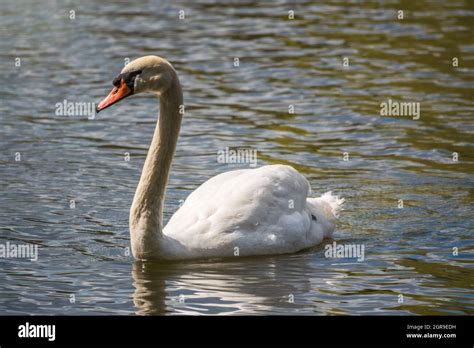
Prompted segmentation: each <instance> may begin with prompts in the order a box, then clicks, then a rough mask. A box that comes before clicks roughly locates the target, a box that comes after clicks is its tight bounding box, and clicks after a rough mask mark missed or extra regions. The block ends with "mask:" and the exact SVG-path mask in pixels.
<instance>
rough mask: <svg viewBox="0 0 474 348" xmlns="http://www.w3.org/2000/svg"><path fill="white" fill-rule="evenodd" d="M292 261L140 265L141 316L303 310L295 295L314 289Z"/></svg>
mask: <svg viewBox="0 0 474 348" xmlns="http://www.w3.org/2000/svg"><path fill="white" fill-rule="evenodd" d="M288 261H291V259H290V258H289V259H288V260H287V263H286V264H284V263H282V262H279V261H277V259H276V258H272V257H261V258H248V259H245V260H243V261H239V262H237V261H231V260H209V261H206V262H199V261H198V262H183V263H152V262H135V263H134V265H133V270H132V274H133V280H134V283H133V284H134V287H135V292H134V296H133V300H134V304H135V307H136V308H137V314H166V313H177V314H192V313H194V314H196V313H200V314H218V313H246V314H249V313H254V312H255V313H256V312H269V313H270V312H273V311H275V309H276V308H279V310H281V311H282V312H283V313H284V312H285V308H287V309H289V310H293V311H297V308H299V307H300V306H301V303H299V304H298V303H296V304H295V303H294V302H295V301H294V298H295V296H296V297H298V296H297V294H301V293H305V292H307V291H309V290H310V287H311V284H310V282H309V279H304V278H303V279H300V278H299V282H298V283H296V282H294V281H292V277H291V276H289V274H288V272H289V270H290V269H291V267H289V264H288ZM249 262H251V263H252V266H250V267H249V264H248V263H249ZM293 262H294V261H293ZM290 263H291V262H290ZM303 268H304V266H303ZM170 284H172V285H171V286H170ZM296 302H298V300H296ZM209 303H212V304H213V305H212V306H209Z"/></svg>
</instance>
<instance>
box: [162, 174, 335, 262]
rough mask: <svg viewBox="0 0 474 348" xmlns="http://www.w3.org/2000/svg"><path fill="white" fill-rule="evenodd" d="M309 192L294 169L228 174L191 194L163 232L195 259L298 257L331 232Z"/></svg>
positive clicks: (307, 185)
mask: <svg viewBox="0 0 474 348" xmlns="http://www.w3.org/2000/svg"><path fill="white" fill-rule="evenodd" d="M309 193H310V186H309V183H308V181H307V180H306V179H305V178H304V177H303V176H302V175H301V174H300V173H298V172H297V171H296V170H295V169H293V168H292V167H290V166H286V165H271V166H264V167H261V168H257V169H243V170H235V171H231V172H226V173H223V174H219V175H217V176H215V177H213V178H211V179H209V180H208V181H206V182H205V183H204V184H202V185H201V186H200V187H199V188H198V189H196V190H195V191H194V192H193V193H192V194H190V195H189V197H188V198H187V199H186V201H185V203H184V204H183V206H182V207H181V208H180V209H179V210H178V211H177V212H176V213H175V214H174V215H173V216H172V217H171V219H170V221H169V222H168V224H167V225H166V227H165V228H164V231H163V232H164V235H165V237H171V238H169V239H173V240H174V242H175V243H176V242H177V243H179V244H180V247H176V248H175V249H176V253H179V254H183V253H186V254H188V256H189V258H192V257H196V256H204V257H225V256H232V255H236V254H238V255H241V256H245V255H265V254H277V253H290V252H295V251H298V250H301V249H304V248H307V247H310V246H312V245H315V244H318V243H320V242H321V240H322V239H323V237H324V235H325V232H327V231H324V228H323V225H320V223H319V222H317V221H315V220H317V218H316V217H315V216H314V214H313V215H312V212H311V209H312V208H313V207H310V206H308V203H307V200H306V199H307V196H308V194H309ZM319 215H320V217H319V218H320V219H324V214H322V215H321V214H319ZM321 222H322V221H321ZM167 249H172V248H170V247H168V248H167ZM182 256H183V255H180V257H182ZM168 257H171V258H172V255H170V256H168Z"/></svg>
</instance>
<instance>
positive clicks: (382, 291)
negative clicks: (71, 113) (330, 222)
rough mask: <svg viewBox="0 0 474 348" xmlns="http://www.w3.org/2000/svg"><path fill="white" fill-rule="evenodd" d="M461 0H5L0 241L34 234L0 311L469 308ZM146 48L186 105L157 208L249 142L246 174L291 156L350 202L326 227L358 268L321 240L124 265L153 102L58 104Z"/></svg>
mask: <svg viewBox="0 0 474 348" xmlns="http://www.w3.org/2000/svg"><path fill="white" fill-rule="evenodd" d="M473 4H474V2H472V1H465V0H452V1H445V2H442V1H434V0H433V1H431V0H420V1H382V2H381V1H365V2H363V3H362V2H341V1H333V0H328V1H322V2H321V1H318V2H315V1H305V0H302V1H295V2H291V4H289V2H286V1H272V2H249V1H232V2H228V3H227V2H213V1H180V2H179V3H174V2H163V1H158V0H149V1H141V2H139V3H134V2H129V3H127V2H123V1H119V0H117V1H115V0H112V1H107V2H103V1H96V0H91V1H87V2H84V3H82V2H81V5H80V6H79V5H77V4H75V3H74V4H73V2H71V1H66V2H64V3H63V2H58V1H55V0H44V1H30V2H28V3H25V4H23V3H21V2H18V1H17V0H2V1H1V2H0V22H1V23H2V24H3V25H4V28H8V33H7V32H6V31H5V30H4V31H3V32H1V34H4V35H3V36H2V39H1V40H0V54H1V55H2V59H0V68H1V69H0V75H1V80H2V81H8V83H3V84H0V96H1V98H0V99H1V103H0V123H1V125H2V126H1V127H0V178H1V180H0V192H1V195H0V243H6V242H7V241H9V242H18V243H35V244H38V245H39V250H38V252H39V259H38V262H30V261H27V262H24V261H22V260H13V259H2V260H0V264H1V267H0V268H1V271H0V313H7V314H30V313H35V314H131V313H139V314H208V313H212V314H226V313H228V314H232V313H239V314H262V313H265V314H396V315H398V314H423V313H427V314H463V313H471V314H472V312H473V306H474V304H473V297H472V291H473V289H472V285H471V284H470V283H469V281H470V280H471V278H472V276H470V273H472V269H473V260H474V257H473V255H474V253H473V251H474V242H473V238H472V231H473V230H474V221H472V219H469V218H468V217H470V216H471V215H472V206H473V202H474V176H473V175H472V174H473V173H474V157H473V154H474V151H472V150H473V142H472V139H473V132H474V120H473V117H472V115H473V111H474V107H473V102H472V95H473V83H472V76H473V72H474V56H473V53H474V45H473V35H472V32H473V23H474V21H473V15H474V8H473ZM289 7H292V8H293V10H294V11H295V19H294V20H289V19H288V17H287V14H288V10H289ZM74 8H76V10H77V11H76V19H75V20H71V19H70V18H69V11H70V10H71V9H74ZM181 9H185V12H186V20H178V19H177V13H178V11H179V10H181ZM399 9H403V10H404V19H403V20H399V19H398V18H397V11H398V10H399ZM9 33H15V35H9ZM1 34H0V35H1ZM147 54H158V55H162V56H164V57H166V58H168V59H169V60H170V61H171V62H172V63H173V64H174V66H175V67H176V69H177V70H178V72H179V75H180V79H181V82H182V84H183V88H184V99H185V104H186V115H185V117H184V119H183V125H182V130H181V135H180V138H179V142H178V146H177V154H176V158H175V160H174V162H173V169H172V176H171V178H170V183H169V187H168V190H167V198H166V202H165V220H167V219H169V217H170V216H171V214H172V213H173V212H174V211H176V209H177V207H178V206H179V202H180V200H182V199H184V198H185V197H186V196H187V195H188V194H189V193H190V192H191V191H193V190H194V189H196V187H197V185H199V184H200V183H202V182H204V181H205V180H206V179H207V178H210V177H212V176H214V175H217V174H219V173H221V172H224V171H228V170H232V169H236V168H238V167H242V166H232V165H222V164H219V163H217V161H216V153H217V151H219V150H221V149H224V148H225V147H227V146H228V147H247V148H250V149H252V150H257V151H258V165H259V166H260V165H264V164H271V163H285V164H290V165H293V166H294V167H295V168H297V169H298V170H299V171H301V172H302V173H303V174H304V175H305V176H306V177H307V178H308V180H309V181H310V183H311V186H312V188H313V190H314V192H315V195H317V194H321V193H322V192H324V191H326V190H327V189H328V188H331V189H332V190H333V191H335V192H336V193H337V194H339V195H341V196H343V197H345V198H346V202H347V205H346V208H345V211H344V212H343V213H342V214H341V219H340V221H339V224H338V229H337V232H336V234H335V236H334V239H335V240H336V241H337V242H338V243H356V244H364V246H365V253H366V255H365V259H364V262H357V261H354V260H350V259H327V258H325V257H324V252H323V250H322V249H321V248H316V249H313V250H310V251H307V252H305V253H300V254H297V255H291V256H280V257H268V258H252V259H246V260H244V259H238V260H236V259H232V260H229V261H225V262H223V261H221V260H212V261H209V262H201V261H199V262H187V263H177V264H153V263H146V264H144V265H145V267H144V268H143V266H142V264H140V263H132V261H131V258H130V256H129V255H128V254H127V253H126V252H125V251H126V248H127V247H129V231H128V213H129V208H130V205H131V200H132V197H133V193H134V191H135V188H136V183H137V182H138V179H139V175H140V170H141V168H142V166H143V162H144V159H145V156H146V153H147V149H148V146H149V142H150V140H151V136H152V133H153V129H154V126H155V123H156V114H157V111H158V110H157V108H156V101H155V100H153V98H150V97H148V96H144V97H140V96H136V97H132V98H130V99H129V102H128V103H124V104H118V105H117V107H116V108H115V109H113V110H110V111H107V112H104V113H102V114H100V117H96V118H95V119H94V120H88V119H87V118H86V117H83V118H81V117H64V116H57V115H55V112H54V111H55V109H56V108H55V105H56V103H63V102H64V100H68V101H70V102H97V101H98V100H99V99H100V98H101V97H102V94H103V91H104V89H106V88H108V86H109V85H110V83H111V82H112V79H113V78H114V77H115V76H114V75H115V72H116V71H118V70H120V69H121V68H122V66H123V64H124V59H125V58H130V59H133V58H136V57H139V56H143V55H147ZM235 57H239V58H240V66H239V67H238V68H236V67H234V66H233V61H234V58H235ZM344 57H347V58H349V66H347V67H344V66H343V65H342V63H343V58H344ZM455 57H456V58H458V62H459V64H458V66H453V58H455ZM16 58H21V65H20V66H15V64H14V62H15V59H16ZM389 98H391V99H392V100H396V101H409V102H419V103H420V119H419V120H413V119H410V118H394V117H380V103H382V102H383V101H386V100H387V99H389ZM289 105H294V110H295V112H294V113H289V112H288V111H289V109H288V108H289ZM344 152H347V153H348V155H349V158H350V160H349V161H343V160H342V156H343V153H344ZM16 153H20V154H21V161H15V154H16ZM125 153H129V155H130V161H125V160H124V155H125ZM454 153H457V154H458V155H459V160H458V161H453V154H454ZM400 199H401V200H403V207H404V208H403V209H399V208H398V204H399V200H400ZM71 201H74V208H72V207H71ZM453 250H458V253H457V254H456V255H455V254H454V253H453ZM131 275H132V276H131ZM72 294H73V295H75V298H76V301H75V302H74V303H71V302H70V296H71V295H72ZM291 294H293V295H294V303H291V302H289V296H290V295H291ZM399 294H403V296H404V299H405V302H404V303H398V295H399ZM180 296H182V297H180ZM180 299H184V303H181V302H180Z"/></svg>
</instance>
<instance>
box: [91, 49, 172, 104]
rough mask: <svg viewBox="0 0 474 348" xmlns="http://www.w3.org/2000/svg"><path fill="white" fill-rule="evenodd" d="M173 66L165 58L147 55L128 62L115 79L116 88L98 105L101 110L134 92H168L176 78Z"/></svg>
mask: <svg viewBox="0 0 474 348" xmlns="http://www.w3.org/2000/svg"><path fill="white" fill-rule="evenodd" d="M176 78H177V77H176V72H175V70H174V68H173V66H172V65H171V64H170V63H169V62H168V61H167V60H166V59H164V58H161V57H157V56H145V57H141V58H138V59H135V60H134V61H132V62H130V63H128V64H127V65H126V66H125V67H124V68H123V69H122V71H121V72H120V74H119V75H118V76H117V77H116V78H115V79H114V80H113V82H112V84H113V85H114V88H112V91H111V92H110V93H109V95H107V97H105V99H104V100H102V101H101V102H100V103H99V105H97V108H96V111H97V112H99V111H101V110H104V109H105V108H108V107H109V106H111V105H113V104H115V103H118V102H119V101H120V100H122V99H125V98H126V97H128V96H131V95H133V94H138V93H141V92H154V93H157V94H162V93H164V92H166V91H167V90H168V89H169V88H170V86H171V85H172V84H173V81H174V80H175V79H176Z"/></svg>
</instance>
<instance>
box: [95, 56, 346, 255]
mask: <svg viewBox="0 0 474 348" xmlns="http://www.w3.org/2000/svg"><path fill="white" fill-rule="evenodd" d="M114 85H115V86H116V88H115V89H114V90H113V91H112V92H111V93H110V94H109V96H108V97H107V98H106V99H104V101H103V102H102V103H101V104H99V106H98V108H97V110H98V111H100V110H102V109H104V108H106V107H108V106H110V105H112V104H114V103H115V102H117V101H119V100H121V99H123V98H125V97H126V96H128V95H130V94H134V93H139V92H142V91H151V92H156V93H158V94H159V96H160V101H161V106H160V119H159V122H158V123H157V127H156V129H155V134H154V137H153V140H152V143H151V145H150V149H149V152H148V155H147V158H146V161H145V165H144V168H143V172H142V175H141V178H140V182H139V184H138V187H137V191H136V193H135V197H134V199H133V203H132V207H131V209H130V235H131V244H132V251H133V254H134V256H135V258H137V259H168V260H181V259H193V258H210V257H235V256H250V255H269V254H283V253H292V252H296V251H299V250H302V249H306V248H309V247H311V246H314V245H317V244H319V243H321V241H322V240H323V239H324V238H326V237H330V236H331V234H332V232H333V231H334V229H335V218H336V216H337V211H338V209H339V208H340V206H341V204H342V202H343V200H342V199H338V198H337V197H335V196H332V195H331V194H330V193H327V194H325V195H323V196H322V197H320V198H308V195H309V193H310V186H309V183H308V181H307V180H306V179H305V178H304V177H303V176H302V175H301V174H299V173H298V172H297V171H296V170H295V169H293V168H292V167H290V166H286V165H271V166H264V167H261V168H257V169H243V170H235V171H231V172H226V173H223V174H220V175H217V176H215V177H213V178H211V179H209V180H208V181H206V182H205V183H204V184H202V185H201V186H200V187H198V188H197V189H196V190H195V191H194V192H193V193H192V194H191V195H189V197H188V198H187V199H186V201H185V202H184V204H183V205H182V207H181V208H180V209H179V210H178V211H177V212H176V213H175V214H174V215H173V216H172V217H171V219H170V221H169V222H168V224H167V225H166V227H164V228H163V227H162V216H163V201H164V194H165V189H166V183H167V180H168V173H169V169H170V167H171V161H172V158H173V155H174V151H175V147H176V142H177V138H178V133H179V128H180V124H181V118H182V115H181V113H180V111H179V110H180V106H181V105H182V92H181V86H180V83H179V80H178V77H177V75H176V72H175V70H174V69H173V67H172V66H171V64H169V63H168V62H167V61H166V60H164V59H162V58H159V57H155V56H147V57H142V58H139V59H137V60H135V61H133V62H131V63H129V64H128V65H127V66H126V67H125V68H124V69H123V70H122V74H121V75H120V77H119V79H118V80H116V81H115V82H114ZM127 88H128V90H127Z"/></svg>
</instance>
